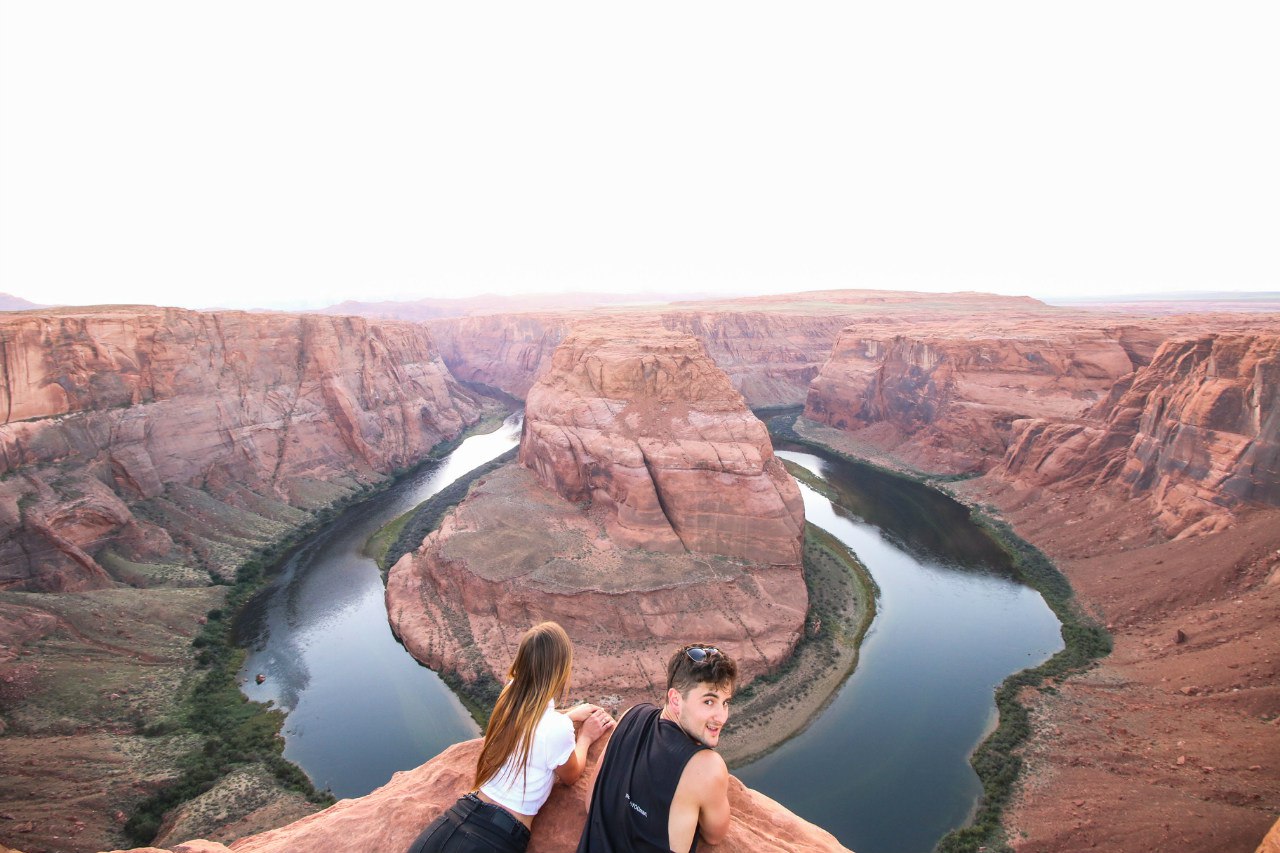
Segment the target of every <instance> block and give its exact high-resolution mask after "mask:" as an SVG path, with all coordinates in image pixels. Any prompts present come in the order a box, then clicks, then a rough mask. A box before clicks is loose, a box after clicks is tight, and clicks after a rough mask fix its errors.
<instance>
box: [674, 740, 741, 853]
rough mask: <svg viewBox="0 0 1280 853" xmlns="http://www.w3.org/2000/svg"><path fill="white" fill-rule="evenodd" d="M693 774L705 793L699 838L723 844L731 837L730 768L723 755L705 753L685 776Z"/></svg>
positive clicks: (703, 752) (697, 756) (701, 803)
mask: <svg viewBox="0 0 1280 853" xmlns="http://www.w3.org/2000/svg"><path fill="white" fill-rule="evenodd" d="M691 771H692V772H693V773H694V774H695V775H694V779H693V781H694V782H696V784H697V788H696V789H695V790H697V791H700V792H701V796H700V797H699V803H698V805H699V810H698V834H699V835H701V836H702V840H703V841H705V842H707V843H708V844H719V843H720V842H721V841H724V837H725V836H726V835H728V834H729V817H730V816H729V767H728V766H727V765H726V764H725V763H724V759H723V758H721V757H720V753H718V752H713V751H711V750H709V749H704V750H702V751H701V752H699V753H698V754H697V755H695V756H694V757H693V758H691V759H690V760H689V766H688V767H687V768H686V769H685V772H686V773H689V772H691ZM683 781H684V780H683V779H681V782H683Z"/></svg>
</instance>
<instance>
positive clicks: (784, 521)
mask: <svg viewBox="0 0 1280 853" xmlns="http://www.w3.org/2000/svg"><path fill="white" fill-rule="evenodd" d="M520 462H521V464H523V465H525V466H526V467H528V468H530V469H532V470H533V471H534V472H535V473H536V474H537V475H538V480H539V481H540V482H541V483H542V484H543V485H545V486H547V487H548V488H551V489H554V490H555V491H557V492H559V493H560V495H561V496H562V497H563V498H564V499H565V500H568V501H572V502H588V503H591V504H593V505H599V506H601V507H602V508H604V509H606V510H607V511H608V522H607V523H608V529H609V533H610V536H611V537H612V538H613V539H614V541H615V542H617V543H618V544H619V545H623V546H626V547H635V548H646V549H649V550H652V551H663V552H667V553H677V554H678V553H683V552H686V551H688V552H691V553H701V554H720V555H722V556H726V557H738V558H741V559H744V560H750V561H752V562H756V563H765V564H772V565H797V564H799V562H800V536H799V534H800V530H801V528H802V527H803V524H804V507H803V504H802V502H801V499H800V490H799V489H798V488H797V487H796V484H795V481H794V480H792V479H791V475H789V474H788V473H787V472H786V470H785V469H784V468H783V466H782V462H781V460H779V459H778V458H777V457H775V456H774V455H773V445H772V443H771V442H770V440H769V434H768V431H767V430H766V429H765V426H764V424H762V423H761V422H760V421H759V420H758V419H757V418H756V417H755V416H754V415H753V414H751V412H750V411H749V410H748V409H747V407H746V405H745V404H744V403H743V400H742V395H741V394H739V393H738V392H737V391H735V390H734V389H733V386H732V385H730V384H729V380H728V377H727V376H725V374H724V372H723V371H722V370H720V369H719V368H718V367H716V366H715V365H714V364H713V363H712V362H711V360H710V359H709V358H707V357H706V355H705V354H704V353H703V351H702V348H701V346H699V345H698V342H697V341H696V340H694V339H693V338H691V337H688V336H685V335H676V334H664V333H661V332H647V333H645V334H644V335H643V336H642V337H637V336H628V335H625V334H623V333H614V332H605V333H593V332H588V333H583V334H578V335H575V336H573V337H570V338H569V339H568V340H566V341H565V342H564V343H563V344H562V345H561V346H560V347H559V348H558V349H557V350H556V353H555V356H554V358H553V359H552V363H551V369H550V370H549V371H548V372H547V373H546V374H545V375H544V376H543V378H542V379H541V380H540V381H539V382H538V383H537V384H535V385H534V386H533V388H532V389H531V390H530V392H529V400H528V405H527V408H526V414H525V422H524V434H523V436H522V437H521V440H520Z"/></svg>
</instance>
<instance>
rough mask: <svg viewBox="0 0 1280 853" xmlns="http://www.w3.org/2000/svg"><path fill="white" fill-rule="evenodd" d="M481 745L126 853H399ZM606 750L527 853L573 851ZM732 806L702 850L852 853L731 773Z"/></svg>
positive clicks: (559, 794)
mask: <svg viewBox="0 0 1280 853" xmlns="http://www.w3.org/2000/svg"><path fill="white" fill-rule="evenodd" d="M480 745H481V741H480V740H479V739H476V740H470V741H466V742H465V743H460V744H457V745H456V746H452V747H450V748H449V749H446V750H445V751H444V752H442V753H440V754H439V755H437V756H436V757H435V758H433V759H431V760H430V761H428V762H427V763H425V764H423V765H422V766H420V767H418V768H416V769H414V770H406V771H404V772H402V773H397V774H395V775H394V776H392V777H391V781H390V782H388V783H387V784H386V785H383V786H382V787H381V788H379V789H378V790H376V791H374V792H373V793H371V794H369V795H367V796H364V797H358V798H356V799H353V800H342V801H341V802H339V803H337V804H336V805H333V806H330V807H329V808H327V809H325V810H324V811H322V812H317V813H316V814H313V815H309V816H308V817H305V818H303V819H302V820H299V821H297V822H295V823H291V824H289V825H287V826H282V827H280V828H279V829H273V830H270V831H268V832H263V833H259V834H258V835H250V836H247V837H245V838H241V839H239V840H238V841H235V842H233V843H232V844H231V846H230V847H227V846H225V845H222V844H219V843H217V842H214V841H203V840H197V841H188V842H186V843H183V844H179V845H177V846H174V847H170V848H158V847H142V848H135V849H134V850H131V851H127V853H166V851H173V853H228V851H234V853H331V851H339V850H340V851H347V853H397V851H402V850H404V849H406V848H407V847H408V846H409V844H410V842H412V841H413V839H414V838H416V837H417V835H418V833H419V832H420V831H421V830H422V828H423V827H424V826H426V825H427V824H428V823H430V822H431V821H432V820H434V819H435V818H436V816H437V815H439V814H440V813H441V812H442V811H444V810H445V809H446V808H447V807H448V806H449V805H450V804H451V803H452V802H453V801H454V800H456V799H457V798H458V796H459V795H460V794H462V793H464V792H465V791H467V790H468V789H469V788H470V787H471V772H472V768H474V767H475V764H476V759H477V757H478V756H479V754H480ZM601 751H602V748H601V746H600V744H599V743H597V744H596V745H595V746H594V747H593V748H592V750H591V754H590V756H589V757H588V764H587V770H586V772H585V773H583V774H582V778H581V779H579V780H578V781H577V783H576V784H574V785H572V786H570V787H565V786H562V785H557V786H556V787H555V789H554V790H553V791H552V793H551V799H550V800H548V801H547V804H546V805H545V806H543V808H542V811H541V812H540V813H539V814H538V819H537V821H536V822H535V824H534V832H533V839H532V841H531V842H530V844H529V853H571V851H573V850H574V849H575V848H576V846H577V843H578V835H579V833H580V832H581V830H582V826H583V824H584V823H585V822H586V819H587V803H588V802H589V800H590V798H591V789H592V786H593V785H594V784H595V777H596V769H597V766H598V761H599V757H600V753H601ZM729 803H730V805H731V807H732V809H733V825H732V827H731V828H730V830H729V835H728V837H727V838H725V840H724V842H723V843H721V844H717V845H715V846H710V847H702V846H700V849H708V850H715V851H719V853H820V851H847V848H845V847H843V846H841V844H840V842H838V841H837V840H836V839H835V837H834V836H833V835H831V833H829V832H827V831H826V830H824V829H821V828H819V827H817V826H814V825H813V824H811V823H809V822H808V821H805V820H803V819H801V818H799V817H797V816H796V815H794V814H792V813H791V812H789V811H788V810H787V809H785V808H784V807H783V806H781V805H779V804H778V803H776V802H774V801H773V800H771V799H769V798H768V797H766V796H764V795H763V794H761V793H758V792H756V791H753V790H751V789H750V788H748V787H746V786H745V785H743V784H742V783H741V782H739V781H738V780H737V779H736V778H734V777H732V776H731V777H730V779H729ZM113 853H126V852H125V851H113Z"/></svg>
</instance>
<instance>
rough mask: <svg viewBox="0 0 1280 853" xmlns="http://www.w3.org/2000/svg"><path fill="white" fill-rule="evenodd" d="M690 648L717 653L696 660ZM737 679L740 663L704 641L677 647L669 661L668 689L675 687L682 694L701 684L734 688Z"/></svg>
mask: <svg viewBox="0 0 1280 853" xmlns="http://www.w3.org/2000/svg"><path fill="white" fill-rule="evenodd" d="M689 649H710V650H711V651H713V652H715V654H708V655H707V656H706V657H705V658H704V659H703V660H701V661H695V660H694V659H693V658H691V657H689ZM737 680H738V665H737V664H736V663H734V660H733V658H731V657H729V656H728V655H727V654H725V653H724V652H721V651H718V650H716V649H715V648H714V647H712V646H706V645H703V644H702V643H694V644H692V645H688V646H685V647H684V648H681V649H677V650H676V653H675V654H673V655H672V656H671V660H669V661H668V662H667V689H668V690H670V689H671V688H672V687H674V688H675V689H676V690H678V691H680V694H681V695H684V694H685V693H688V692H689V691H690V690H692V689H693V688H694V687H697V686H698V685H699V684H714V685H715V686H717V687H727V688H729V689H730V690H732V689H733V685H734V682H736V681H737Z"/></svg>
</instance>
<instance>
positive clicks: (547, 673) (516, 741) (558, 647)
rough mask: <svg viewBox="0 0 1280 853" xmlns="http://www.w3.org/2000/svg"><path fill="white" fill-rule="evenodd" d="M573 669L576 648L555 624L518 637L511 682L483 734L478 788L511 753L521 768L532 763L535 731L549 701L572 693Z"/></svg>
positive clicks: (532, 629) (536, 627) (531, 629)
mask: <svg viewBox="0 0 1280 853" xmlns="http://www.w3.org/2000/svg"><path fill="white" fill-rule="evenodd" d="M572 668H573V644H572V643H571V642H569V635H568V634H566V633H565V632H564V629H563V628H561V627H560V626H559V625H558V624H556V623H555V622H542V623H540V624H538V625H534V626H533V627H532V628H530V629H529V630H528V631H526V632H525V634H524V636H523V637H521V638H520V646H519V647H518V648H517V649H516V659H515V661H514V662H513V663H512V664H511V669H510V671H508V672H507V676H508V678H510V679H511V680H510V681H508V682H507V686H506V687H504V688H502V693H500V694H499V695H498V701H497V703H496V704H495V705H494V706H493V713H492V714H491V715H490V716H489V725H488V727H487V728H486V729H485V732H484V749H482V750H481V751H480V759H479V760H478V761H477V762H476V781H475V787H476V788H479V787H480V786H481V785H483V784H484V783H486V782H488V781H489V780H490V779H492V778H494V777H495V776H497V775H498V772H499V771H501V770H502V765H504V764H506V762H507V759H508V758H510V757H511V756H512V755H516V756H518V757H519V762H518V763H519V766H520V767H524V766H525V765H526V764H528V763H529V750H530V748H531V747H532V746H533V731H534V729H536V728H537V727H538V722H539V721H540V720H541V719H542V715H543V713H545V712H546V710H547V703H548V702H550V701H551V700H552V699H555V698H558V697H561V696H562V694H563V693H564V692H565V690H567V689H568V687H569V671H570V670H571V669H572Z"/></svg>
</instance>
